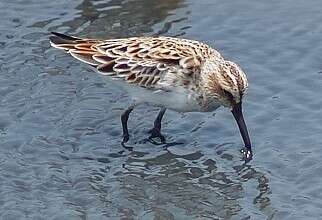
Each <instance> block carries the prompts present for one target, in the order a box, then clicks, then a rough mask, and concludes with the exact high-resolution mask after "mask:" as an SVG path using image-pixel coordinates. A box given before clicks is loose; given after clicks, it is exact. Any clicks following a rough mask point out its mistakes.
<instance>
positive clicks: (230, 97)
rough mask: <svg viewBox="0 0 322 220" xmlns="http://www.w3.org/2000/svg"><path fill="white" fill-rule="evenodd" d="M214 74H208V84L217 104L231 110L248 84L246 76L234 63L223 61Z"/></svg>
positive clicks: (239, 100) (241, 97)
mask: <svg viewBox="0 0 322 220" xmlns="http://www.w3.org/2000/svg"><path fill="white" fill-rule="evenodd" d="M218 68H219V69H217V70H216V71H215V72H214V73H212V74H209V75H208V77H210V80H209V83H210V84H211V85H212V86H211V87H212V91H210V92H212V93H213V94H214V95H215V96H216V99H217V100H218V102H219V103H220V104H221V105H223V106H225V107H228V108H230V109H231V110H232V109H233V108H234V107H235V106H236V105H237V104H239V103H241V102H242V99H243V97H244V95H245V93H246V90H247V87H248V82H247V78H246V74H245V73H244V72H243V70H242V69H241V68H240V67H239V66H238V65H237V64H235V63H234V62H231V61H225V62H224V63H223V64H222V65H220V66H219V67H218Z"/></svg>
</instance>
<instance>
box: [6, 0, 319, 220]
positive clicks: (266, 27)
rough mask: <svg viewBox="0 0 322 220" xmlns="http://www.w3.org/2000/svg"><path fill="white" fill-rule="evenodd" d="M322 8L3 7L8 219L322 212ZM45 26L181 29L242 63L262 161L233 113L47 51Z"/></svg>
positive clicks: (253, 4)
mask: <svg viewBox="0 0 322 220" xmlns="http://www.w3.org/2000/svg"><path fill="white" fill-rule="evenodd" d="M321 9H322V3H321V1H318V0H307V1H300V0H284V1H276V0H272V1H266V2H264V1H262V2H260V1H254V0H246V1H242V2H236V1H219V0H216V1H214V0H202V1H193V0H164V1H151V0H136V1H133V0H127V1H125V0H124V1H122V0H111V1H88V0H84V1H81V0H75V1H63V0H58V1H45V0H44V1H36V0H25V1H18V0H13V1H11V0H10V1H9V0H3V1H1V2H0V14H1V15H2V19H1V21H0V30H1V31H0V49H1V50H0V73H1V74H0V98H1V99H0V174H1V175H0V186H1V187H0V219H292V220H293V219H314V220H316V219H321V217H320V216H321V214H322V208H321V207H322V179H321V173H322V163H321V158H322V151H321V147H322V123H321V122H322V111H321V106H322V98H321V94H322V86H321V84H322V61H321V57H322V44H321V36H322V26H321V21H322V13H320V12H321ZM50 31H58V32H64V33H70V34H75V35H79V36H88V37H98V38H103V37H127V36H142V35H145V36H151V35H157V34H162V35H167V36H184V37H186V38H192V39H198V40H201V41H204V42H207V43H209V44H211V45H212V46H214V47H216V48H217V49H218V50H219V51H221V52H222V53H223V54H224V56H225V57H227V58H230V59H232V60H234V61H236V62H238V63H239V64H240V65H241V66H242V67H243V69H244V70H245V72H246V73H247V75H248V78H249V82H250V89H249V92H248V96H247V98H246V100H245V103H244V111H245V118H246V121H247V124H248V127H249V130H250V134H251V137H252V141H253V145H254V160H252V161H251V162H250V163H249V164H247V165H245V164H243V162H242V161H241V154H240V153H239V149H241V147H242V141H241V138H240V136H239V133H238V130H237V126H236V125H235V122H234V120H233V118H232V116H231V114H230V113H229V111H227V110H226V109H221V110H219V111H218V112H216V114H214V113H209V114H205V113H190V114H179V113H175V112H171V111H168V112H167V113H166V116H165V120H164V130H163V131H164V134H166V136H167V139H168V141H169V142H182V143H183V144H182V145H174V146H169V147H167V148H165V147H164V146H162V145H155V144H152V143H150V142H147V141H146V137H147V136H148V134H147V133H146V132H147V131H148V129H150V128H151V126H152V121H153V119H154V117H155V116H156V114H157V111H158V109H155V108H145V106H142V107H140V108H138V109H136V110H135V111H134V113H133V115H132V117H131V118H130V122H129V127H130V132H131V140H130V142H129V145H130V146H132V147H133V151H128V150H125V149H124V148H122V147H121V146H120V139H121V127H120V119H119V115H120V113H121V112H122V109H123V108H125V107H126V106H127V101H128V97H127V95H126V94H124V93H123V92H122V91H120V90H118V89H117V87H116V86H115V85H113V83H112V82H110V81H108V80H103V79H102V78H101V77H100V76H98V75H97V74H95V73H93V72H92V71H91V70H90V69H89V68H88V67H86V66H85V65H81V64H80V63H78V62H76V61H75V60H73V59H72V58H71V57H68V56H67V55H66V54H64V53H61V51H57V50H54V49H51V48H50V46H49V43H48V36H49V32H50Z"/></svg>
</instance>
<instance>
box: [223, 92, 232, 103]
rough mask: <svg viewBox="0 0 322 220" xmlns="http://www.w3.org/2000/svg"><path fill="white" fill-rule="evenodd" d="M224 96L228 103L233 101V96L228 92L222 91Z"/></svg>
mask: <svg viewBox="0 0 322 220" xmlns="http://www.w3.org/2000/svg"><path fill="white" fill-rule="evenodd" d="M224 93H225V95H226V96H227V97H228V99H229V101H231V102H232V101H234V96H233V95H232V94H231V93H230V92H228V91H227V90H224Z"/></svg>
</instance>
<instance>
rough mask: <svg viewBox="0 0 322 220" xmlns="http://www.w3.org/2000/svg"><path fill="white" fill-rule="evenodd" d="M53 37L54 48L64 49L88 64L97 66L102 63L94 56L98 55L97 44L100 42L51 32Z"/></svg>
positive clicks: (51, 37)
mask: <svg viewBox="0 0 322 220" xmlns="http://www.w3.org/2000/svg"><path fill="white" fill-rule="evenodd" d="M51 33H52V36H50V37H49V39H50V44H51V46H52V47H54V48H57V49H62V50H65V51H66V52H68V53H69V54H70V55H72V56H73V57H75V58H76V59H78V60H80V61H82V62H85V63H87V64H90V65H93V66H97V65H99V64H100V63H99V62H97V61H96V60H94V59H93V55H94V54H97V53H98V51H97V48H96V47H95V44H96V43H98V40H93V39H83V38H78V37H74V36H68V35H65V34H61V33H57V32H51Z"/></svg>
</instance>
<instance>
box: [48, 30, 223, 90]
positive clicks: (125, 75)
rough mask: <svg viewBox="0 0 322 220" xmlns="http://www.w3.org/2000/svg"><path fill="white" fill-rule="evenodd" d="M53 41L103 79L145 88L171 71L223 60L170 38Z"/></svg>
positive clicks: (188, 42)
mask: <svg viewBox="0 0 322 220" xmlns="http://www.w3.org/2000/svg"><path fill="white" fill-rule="evenodd" d="M50 41H51V45H52V46H53V47H55V48H58V49H63V50H65V51H67V52H68V53H70V54H71V55H72V56H73V57H75V58H76V59H78V60H80V61H82V62H84V63H87V64H90V65H92V66H94V67H96V68H97V70H98V72H99V73H101V74H103V75H108V76H113V77H118V78H122V79H124V80H125V81H127V82H128V83H132V84H137V85H139V86H142V87H146V88H153V87H155V85H156V84H157V83H158V81H159V80H160V79H162V77H163V76H164V75H165V74H166V73H167V72H169V70H170V69H171V72H172V73H173V72H176V71H177V72H180V70H183V71H181V72H186V73H187V72H188V73H189V72H191V71H195V72H198V70H199V69H200V67H201V63H202V60H203V59H204V58H207V57H209V56H214V55H218V57H221V56H220V54H219V53H218V54H216V53H217V52H216V51H215V50H213V49H212V48H210V47H208V46H207V45H206V44H203V43H200V42H197V41H192V40H185V39H177V38H170V37H157V38H153V37H133V38H124V39H110V40H95V39H81V38H77V37H73V36H67V35H64V34H60V33H53V36H51V37H50Z"/></svg>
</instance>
